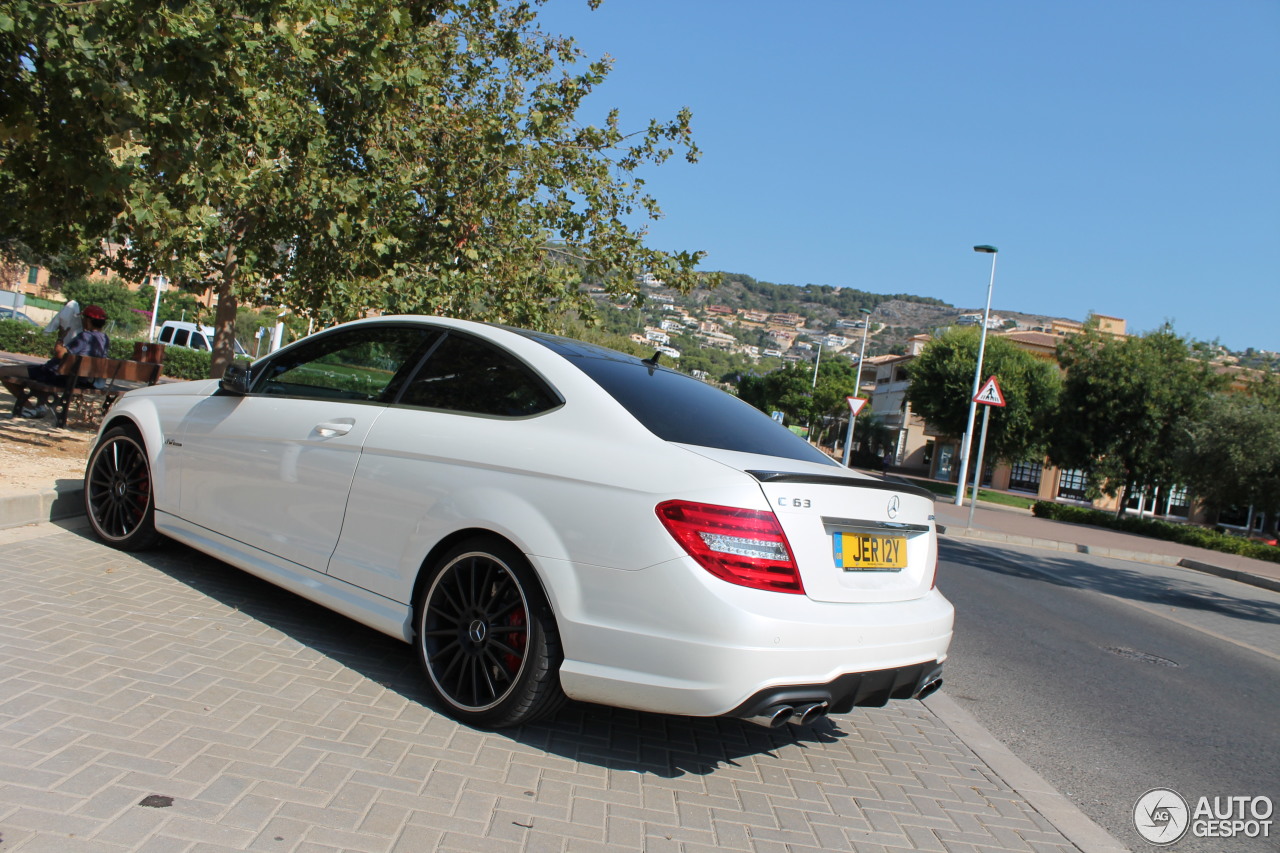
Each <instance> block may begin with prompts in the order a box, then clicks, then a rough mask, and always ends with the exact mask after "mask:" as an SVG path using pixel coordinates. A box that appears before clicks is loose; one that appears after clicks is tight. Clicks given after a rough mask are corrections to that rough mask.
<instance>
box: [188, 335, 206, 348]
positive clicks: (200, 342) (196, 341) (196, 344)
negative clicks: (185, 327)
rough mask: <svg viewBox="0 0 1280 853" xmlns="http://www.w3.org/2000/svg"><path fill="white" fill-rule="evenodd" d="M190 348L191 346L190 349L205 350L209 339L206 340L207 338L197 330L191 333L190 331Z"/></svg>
mask: <svg viewBox="0 0 1280 853" xmlns="http://www.w3.org/2000/svg"><path fill="white" fill-rule="evenodd" d="M191 348H192V349H203V350H207V349H208V348H209V341H208V340H207V339H206V338H205V336H204V335H202V334H201V333H199V332H192V333H191Z"/></svg>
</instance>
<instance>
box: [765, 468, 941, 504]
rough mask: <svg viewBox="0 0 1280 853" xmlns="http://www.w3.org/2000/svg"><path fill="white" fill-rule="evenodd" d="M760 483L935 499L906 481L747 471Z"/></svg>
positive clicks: (931, 494) (927, 491)
mask: <svg viewBox="0 0 1280 853" xmlns="http://www.w3.org/2000/svg"><path fill="white" fill-rule="evenodd" d="M747 473H748V474H750V475H751V476H752V477H755V478H756V479H757V480H759V481H760V482H761V483H804V484H807V485H814V486H851V487H853V488H855V489H882V490H884V491H886V492H901V493H903V494H909V495H916V496H917V497H922V498H928V499H929V500H933V499H934V498H936V497H937V495H935V494H934V493H933V492H931V491H929V490H928V489H926V488H925V487H924V486H917V485H916V484H915V483H910V482H907V481H906V480H877V479H875V478H874V477H867V478H865V479H864V478H862V477H839V476H836V475H834V474H795V473H789V472H787V471H748V472H747Z"/></svg>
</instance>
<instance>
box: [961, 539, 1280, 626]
mask: <svg viewBox="0 0 1280 853" xmlns="http://www.w3.org/2000/svg"><path fill="white" fill-rule="evenodd" d="M941 551H942V556H943V558H944V559H946V560H947V561H949V562H953V563H956V564H958V565H961V566H964V567H966V568H972V569H978V570H981V571H984V572H994V573H997V574H1002V575H1008V576H1011V577H1019V578H1027V579H1029V580H1037V581H1042V582H1044V583H1052V584H1057V585H1058V586H1064V587H1072V588H1075V589H1086V590H1091V591H1094V592H1101V593H1105V594H1107V595H1113V596H1116V597H1117V598H1124V599H1128V600H1130V601H1143V602H1148V603H1151V604H1159V605H1164V606H1167V607H1179V608H1185V609H1187V610H1201V611H1204V612H1208V613H1218V614H1222V615H1224V616H1232V617H1235V618H1237V619H1247V620H1250V621H1253V622H1265V623H1270V624H1280V605H1276V604H1273V603H1271V602H1269V601H1262V600H1258V596H1261V595H1264V594H1265V593H1263V591H1262V590H1257V589H1254V588H1252V587H1243V586H1242V587H1241V596H1240V597H1233V596H1226V595H1222V594H1221V593H1218V592H1216V591H1214V590H1213V589H1211V588H1210V587H1209V586H1207V585H1206V584H1204V583H1202V582H1200V581H1199V580H1198V577H1197V576H1196V575H1195V573H1193V572H1191V571H1189V570H1187V575H1188V576H1187V577H1184V578H1180V579H1179V580H1178V581H1176V582H1174V581H1171V580H1168V579H1166V578H1162V577H1158V576H1155V575H1152V574H1150V573H1147V572H1143V571H1139V570H1136V569H1124V568H1118V567H1116V566H1097V565H1093V564H1091V563H1089V562H1087V561H1086V560H1084V559H1079V558H1076V559H1071V558H1063V557H1050V556H1038V555H1037V556H1031V555H1028V554H1026V553H1024V552H1021V551H1017V552H1015V551H1002V550H1001V549H998V548H995V547H992V546H985V547H984V546H978V545H970V544H967V543H961V542H956V541H954V540H947V541H943V542H942V544H941ZM993 553H994V556H993ZM1019 561H1020V562H1021V563H1022V565H1020V564H1019Z"/></svg>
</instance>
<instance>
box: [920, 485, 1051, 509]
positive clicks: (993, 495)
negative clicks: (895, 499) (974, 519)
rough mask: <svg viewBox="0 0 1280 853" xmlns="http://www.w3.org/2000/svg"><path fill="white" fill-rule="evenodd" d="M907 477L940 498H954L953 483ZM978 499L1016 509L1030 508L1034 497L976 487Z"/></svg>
mask: <svg viewBox="0 0 1280 853" xmlns="http://www.w3.org/2000/svg"><path fill="white" fill-rule="evenodd" d="M903 479H909V480H910V481H911V482H912V483H915V484H916V485H917V486H924V487H925V488H926V489H928V490H929V491H931V492H933V493H934V494H935V495H937V496H938V497H940V498H954V497H955V496H956V486H955V483H940V482H938V481H937V480H917V479H914V478H909V477H906V478H903ZM978 500H980V501H982V502H983V503H990V504H999V505H1000V506H1012V507H1017V508H1018V509H1030V508H1031V507H1033V506H1035V503H1036V500H1035V498H1024V497H1022V496H1021V495H1011V494H1009V493H1008V492H997V491H992V490H991V489H978Z"/></svg>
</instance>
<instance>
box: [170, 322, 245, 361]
mask: <svg viewBox="0 0 1280 853" xmlns="http://www.w3.org/2000/svg"><path fill="white" fill-rule="evenodd" d="M213 334H214V330H213V329H212V328H211V327H209V326H202V325H201V324H199V323H184V322H182V321H180V320H166V321H165V322H164V323H162V324H161V325H160V332H159V334H157V335H156V342H157V343H162V344H165V345H166V346H172V347H187V348H188V349H198V350H205V351H206V352H212V351H213ZM231 340H232V347H233V348H234V349H235V354H236V355H245V356H247V355H248V354H249V353H248V351H247V350H245V348H244V347H243V346H241V345H240V342H239V341H238V340H236V339H235V338H232V339H231Z"/></svg>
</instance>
